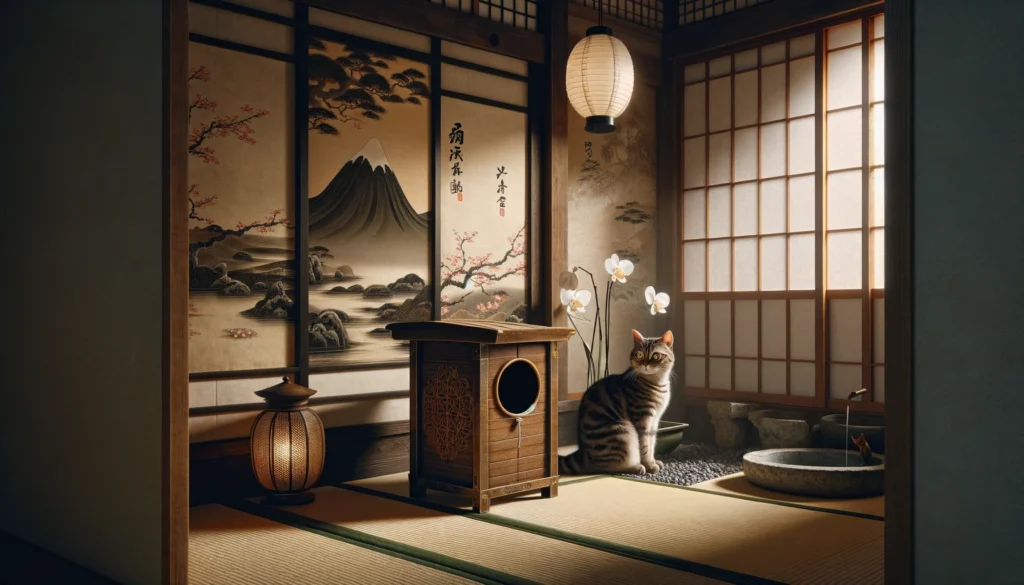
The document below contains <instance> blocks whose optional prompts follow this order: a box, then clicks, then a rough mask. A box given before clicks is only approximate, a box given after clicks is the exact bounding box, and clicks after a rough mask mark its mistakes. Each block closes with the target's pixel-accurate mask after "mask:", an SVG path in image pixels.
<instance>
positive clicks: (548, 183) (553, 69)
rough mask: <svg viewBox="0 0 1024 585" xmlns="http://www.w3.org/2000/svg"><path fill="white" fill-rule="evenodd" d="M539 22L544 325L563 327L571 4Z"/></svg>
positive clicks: (565, 365) (557, 6) (564, 376)
mask: <svg viewBox="0 0 1024 585" xmlns="http://www.w3.org/2000/svg"><path fill="white" fill-rule="evenodd" d="M539 8H540V9H541V13H540V19H539V21H538V22H539V23H540V25H541V30H542V31H543V34H544V37H545V38H546V52H545V58H546V62H547V65H546V66H545V67H544V68H543V69H539V70H537V73H536V75H535V76H534V77H532V78H531V85H534V84H536V86H537V87H538V91H539V92H540V94H539V95H540V97H541V99H542V100H543V102H546V104H547V107H546V108H545V111H544V124H543V129H542V140H543V143H544V144H545V145H546V148H545V149H544V150H543V153H544V156H542V157H541V169H540V170H541V177H542V179H541V211H542V213H541V217H542V222H541V226H540V227H541V229H542V230H543V234H544V240H543V249H542V250H541V253H542V254H543V258H544V260H545V270H544V274H542V275H541V278H542V282H543V287H542V288H541V290H542V291H543V292H544V299H543V300H542V302H541V307H542V311H543V314H542V315H541V322H542V323H543V324H545V325H551V326H555V327H565V326H567V325H568V319H567V316H566V313H565V311H564V310H563V309H562V303H561V301H560V300H559V298H558V276H559V275H560V274H561V273H562V272H563V271H565V270H567V269H568V262H569V260H568V258H569V240H568V232H569V216H568V199H569V145H568V136H569V119H568V114H569V111H568V108H569V101H568V97H567V96H566V93H565V65H566V63H567V62H568V59H569V42H568V37H569V0H551V1H550V2H544V3H542V4H541V5H540V6H539ZM556 347H557V348H558V352H559V357H560V358H561V359H559V360H558V380H557V382H558V389H559V393H560V396H559V399H564V398H565V392H566V391H567V389H568V388H569V380H568V379H569V360H568V358H567V356H568V353H567V349H568V343H566V342H559V343H558V344H557V345H556Z"/></svg>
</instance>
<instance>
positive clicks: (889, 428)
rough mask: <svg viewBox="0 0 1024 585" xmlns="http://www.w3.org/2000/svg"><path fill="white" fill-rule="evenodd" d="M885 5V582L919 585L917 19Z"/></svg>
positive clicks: (900, 3)
mask: <svg viewBox="0 0 1024 585" xmlns="http://www.w3.org/2000/svg"><path fill="white" fill-rule="evenodd" d="M913 6H914V1H913V0H889V1H888V2H886V5H885V49H886V51H885V53H886V60H885V86H886V87H885V109H886V110H887V111H888V112H887V113H888V114H889V115H888V116H886V122H885V157H886V160H885V423H886V424H885V468H886V469H885V582H886V583H889V584H892V585H904V584H906V585H910V584H912V583H913V582H914V399H913V395H914V379H913V369H912V367H913V363H914V354H913V331H914V261H913V258H914V250H913V235H914V226H913V215H912V213H913V209H914V197H913V195H914V173H913V168H914V156H913V155H914V143H913V136H914V95H913V87H914V59H913V45H914V36H913V30H914V19H913Z"/></svg>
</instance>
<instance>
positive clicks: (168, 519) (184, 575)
mask: <svg viewBox="0 0 1024 585" xmlns="http://www.w3.org/2000/svg"><path fill="white" fill-rule="evenodd" d="M163 14H164V29H163V30H164V36H163V69H164V97H163V215H164V218H163V258H162V262H163V280H164V282H163V289H164V294H163V300H162V301H163V330H164V338H163V352H162V354H163V355H162V362H163V363H162V366H161V369H162V371H163V376H162V377H163V382H162V385H161V406H162V410H163V413H162V416H161V459H162V461H161V465H162V470H161V492H162V493H161V524H162V530H161V535H160V538H161V573H162V575H163V577H162V582H163V583H164V585H186V584H187V583H188V340H189V334H188V278H189V274H188V185H187V183H188V141H187V136H188V3H187V0H164V1H163Z"/></svg>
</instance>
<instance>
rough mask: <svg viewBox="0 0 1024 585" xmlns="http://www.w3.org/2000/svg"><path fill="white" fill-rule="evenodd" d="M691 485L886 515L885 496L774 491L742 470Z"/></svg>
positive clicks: (882, 516) (881, 516)
mask: <svg viewBox="0 0 1024 585" xmlns="http://www.w3.org/2000/svg"><path fill="white" fill-rule="evenodd" d="M691 487H693V488H696V489H702V490H710V491H715V492H721V493H723V494H728V495H734V496H743V497H751V498H761V499H765V500H771V501H775V502H785V503H792V504H800V505H803V506H812V507H815V508H826V509H830V510H838V511H842V512H852V513H855V514H866V515H870V516H877V517H879V518H884V517H885V497H884V496H877V497H874V498H857V499H829V498H811V497H806V496H794V495H790V494H782V493H779V492H773V491H769V490H766V489H762V488H759V487H757V486H755V485H753V484H751V483H750V482H749V481H747V480H746V479H744V477H743V473H742V472H741V473H734V474H732V475H726V476H723V477H719V478H718V479H713V480H711V481H705V482H703V483H698V484H695V485H693V486H691Z"/></svg>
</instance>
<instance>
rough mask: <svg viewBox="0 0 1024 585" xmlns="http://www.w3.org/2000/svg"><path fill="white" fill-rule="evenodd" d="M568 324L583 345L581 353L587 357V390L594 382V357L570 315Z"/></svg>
mask: <svg viewBox="0 0 1024 585" xmlns="http://www.w3.org/2000/svg"><path fill="white" fill-rule="evenodd" d="M569 323H571V324H572V328H573V329H575V330H576V336H577V337H579V338H580V343H581V344H583V353H585V354H586V355H587V388H590V386H591V385H593V383H594V382H595V380H594V356H593V355H592V354H591V349H590V348H589V347H587V342H586V341H584V340H583V335H582V334H581V333H580V328H579V327H577V326H576V321H575V320H574V319H573V318H572V314H569Z"/></svg>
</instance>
